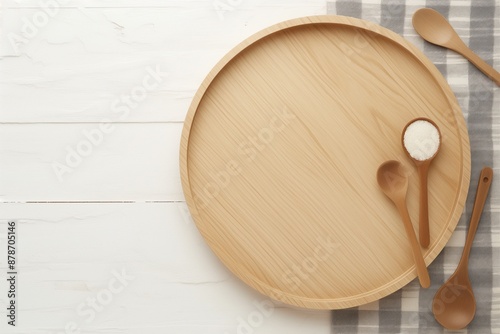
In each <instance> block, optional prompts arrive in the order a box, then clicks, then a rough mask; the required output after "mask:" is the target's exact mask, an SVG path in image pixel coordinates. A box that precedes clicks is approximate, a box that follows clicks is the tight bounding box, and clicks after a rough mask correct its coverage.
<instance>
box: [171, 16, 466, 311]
mask: <svg viewBox="0 0 500 334" xmlns="http://www.w3.org/2000/svg"><path fill="white" fill-rule="evenodd" d="M419 116H425V117H428V118H430V119H432V120H434V121H435V122H436V124H437V125H438V126H439V127H440V129H441V132H442V136H443V142H442V151H441V152H440V154H439V155H438V157H436V159H435V161H434V163H433V166H432V168H431V170H430V175H429V202H430V203H429V210H430V220H431V228H430V229H431V244H430V247H429V248H428V249H427V250H422V251H423V252H424V257H425V260H426V263H427V264H429V263H430V262H431V261H432V260H433V259H434V258H435V257H436V256H437V254H438V253H439V252H440V251H441V249H442V248H443V247H444V245H445V244H446V242H447V240H448V239H449V238H450V236H451V232H452V231H453V229H454V228H455V226H456V224H457V221H458V219H459V217H460V214H461V212H462V209H463V205H464V202H465V198H466V195H467V189H468V185H469V176H470V175H469V174H470V172H469V170H470V152H469V141H468V135H467V129H466V126H465V122H464V119H463V117H462V114H461V112H460V109H459V106H458V105H457V103H456V100H455V98H454V96H453V94H452V92H451V90H450V88H449V86H448V85H447V84H446V82H445V81H444V79H443V78H442V76H441V75H440V74H439V72H438V71H437V69H436V68H435V67H434V66H433V65H432V64H431V63H430V62H429V61H428V60H427V59H426V58H425V56H424V55H423V54H422V53H420V52H419V51H418V50H416V49H415V48H414V47H412V46H411V45H410V44H409V43H408V42H406V41H405V40H404V39H402V38H401V37H399V36H398V35H396V34H394V33H392V32H390V31H388V30H386V29H383V28H381V27H379V26H377V25H375V24H372V23H368V22H365V21H361V20H358V19H352V18H346V17H333V16H320V17H309V18H303V19H296V20H291V21H288V22H285V23H282V24H279V25H276V26H273V27H271V28H269V29H267V30H265V31H262V32H261V33H259V34H257V35H255V36H253V37H251V38H249V39H248V40H246V41H244V42H243V43H242V44H240V45H239V46H238V47H236V48H235V49H234V50H233V51H232V52H230V53H229V54H228V55H227V56H226V57H225V58H224V59H222V60H221V62H220V63H219V64H218V65H217V66H216V67H215V68H214V69H213V71H212V72H211V73H210V74H209V75H208V77H207V78H206V80H205V81H204V82H203V84H202V86H201V88H200V90H199V91H198V93H197V95H196V96H195V98H194V101H193V103H192V105H191V109H190V111H189V113H188V115H187V120H186V122H185V126H184V131H183V137H182V141H181V173H182V181H183V187H184V192H185V195H186V200H187V202H188V205H189V207H190V210H191V213H192V215H193V217H194V219H195V222H196V224H197V226H198V229H199V230H200V232H201V233H202V235H203V236H204V237H205V239H206V240H207V242H208V244H209V245H210V247H211V248H212V249H213V251H214V252H215V253H216V254H217V255H218V257H219V258H220V259H221V260H222V262H224V263H225V265H226V266H228V267H229V269H230V270H231V271H233V272H234V273H235V274H236V275H237V276H239V277H240V278H241V279H242V280H244V281H245V282H246V283H247V284H249V285H250V286H252V287H254V288H255V289H257V290H259V291H261V292H262V293H264V294H266V295H268V296H271V297H272V298H275V299H278V300H281V301H283V302H286V303H290V304H293V305H297V306H301V307H307V308H325V309H336V308H346V307H351V306H355V305H359V304H363V303H367V302H370V301H373V300H376V299H379V298H381V297H383V296H386V295H388V294H389V293H392V292H394V291H396V290H397V289H399V288H401V287H402V286H404V285H405V284H407V283H408V282H409V281H411V280H412V279H413V278H415V277H416V270H415V266H414V262H413V258H412V255H411V251H410V246H409V244H408V240H407V239H406V235H405V232H404V227H403V224H402V222H401V221H400V218H399V216H398V214H397V211H396V209H395V207H394V206H393V205H392V203H390V202H389V200H388V199H386V198H385V196H384V195H383V194H382V192H381V191H380V190H379V189H378V186H377V183H376V179H375V173H376V170H377V167H378V166H379V165H380V164H381V163H382V162H383V161H385V160H388V159H400V160H401V161H403V162H404V163H405V165H406V166H407V171H408V174H409V177H410V190H409V193H408V206H409V209H410V213H411V217H412V220H413V222H414V227H415V229H416V230H417V233H418V226H417V224H415V223H416V222H417V221H418V220H417V214H418V189H417V184H418V182H417V181H418V177H417V174H416V173H415V169H414V167H413V166H412V164H411V162H410V161H409V160H408V159H407V158H406V157H405V155H404V153H403V151H402V147H401V143H400V135H401V130H402V129H403V127H404V125H405V124H406V123H407V122H408V121H409V120H411V119H412V118H416V117H419Z"/></svg>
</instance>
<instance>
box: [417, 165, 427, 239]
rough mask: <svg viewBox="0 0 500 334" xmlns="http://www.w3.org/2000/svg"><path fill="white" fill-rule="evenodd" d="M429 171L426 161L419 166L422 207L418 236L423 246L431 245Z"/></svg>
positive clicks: (419, 216) (420, 209)
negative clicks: (428, 193)
mask: <svg viewBox="0 0 500 334" xmlns="http://www.w3.org/2000/svg"><path fill="white" fill-rule="evenodd" d="M428 171H429V164H428V163H424V164H421V165H420V166H419V167H418V174H419V178H420V208H419V215H418V234H419V235H418V236H419V240H420V244H421V245H422V247H424V248H427V247H429V243H430V233H429V200H428V195H427V191H428V190H427V174H428Z"/></svg>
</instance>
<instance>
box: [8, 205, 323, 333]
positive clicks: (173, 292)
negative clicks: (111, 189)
mask: <svg viewBox="0 0 500 334" xmlns="http://www.w3.org/2000/svg"><path fill="white" fill-rule="evenodd" d="M0 208H1V210H0V212H1V214H0V244H1V245H2V246H5V241H6V231H7V228H6V222H7V220H8V219H16V220H17V221H18V240H19V244H18V252H19V253H18V254H19V257H18V265H19V281H18V287H17V289H18V291H19V297H18V305H19V309H18V315H19V317H18V321H19V322H18V328H20V330H19V331H16V333H31V334H33V333H34V334H42V333H48V332H50V333H64V332H65V331H64V330H65V327H67V326H75V327H73V328H79V329H81V332H82V333H144V332H147V333H193V334H195V333H203V334H205V333H214V334H215V333H217V334H219V333H250V332H252V333H261V334H266V333H269V334H270V333H273V334H274V333H289V334H299V333H315V334H326V333H329V332H330V319H329V317H330V316H329V312H328V311H322V312H321V311H305V310H299V309H295V308H291V307H288V306H284V305H282V304H278V303H276V304H274V303H272V302H271V301H270V300H268V299H267V298H265V297H264V296H262V295H260V294H259V293H257V292H255V291H254V290H251V289H250V288H248V287H247V286H246V285H244V284H243V283H242V282H240V281H239V280H238V279H236V278H235V277H234V276H233V275H232V274H231V273H229V272H228V270H227V269H225V268H224V267H223V265H222V264H221V263H220V261H219V260H218V259H217V258H216V257H215V256H214V255H213V253H212V252H211V250H210V249H209V248H208V247H207V245H206V244H205V242H204V240H203V239H202V238H201V236H200V234H199V233H198V231H197V229H196V227H195V226H194V225H193V223H192V222H191V221H190V219H189V216H186V207H185V204H184V203H180V204H176V203H167V204H160V203H149V204H144V203H143V204H139V203H135V204H130V203H129V204H2V205H0ZM3 248H4V247H2V249H3ZM5 267H6V263H5V259H4V257H3V256H2V257H0V268H2V269H4V268H5ZM117 277H119V278H117ZM5 289H6V281H5V280H1V281H0V290H1V291H6V290H5ZM92 300H94V303H95V304H94V305H95V309H94V308H93V307H94V306H90V304H89V303H91V302H92ZM5 301H6V296H5V295H4V294H3V293H2V294H0V304H2V305H5ZM96 309H97V310H96ZM0 315H2V316H3V318H5V310H4V309H3V310H2V311H0ZM67 328H68V327H67ZM69 328H71V327H69ZM245 328H246V329H245ZM0 329H2V330H3V329H6V325H5V321H2V322H1V325H0ZM9 329H10V328H9Z"/></svg>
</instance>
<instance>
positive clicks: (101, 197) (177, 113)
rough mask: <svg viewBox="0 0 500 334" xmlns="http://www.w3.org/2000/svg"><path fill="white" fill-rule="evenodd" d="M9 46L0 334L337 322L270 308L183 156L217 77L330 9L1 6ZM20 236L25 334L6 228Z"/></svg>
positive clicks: (0, 180) (58, 2) (293, 2)
mask: <svg viewBox="0 0 500 334" xmlns="http://www.w3.org/2000/svg"><path fill="white" fill-rule="evenodd" d="M2 6H3V7H2V9H1V11H2V12H1V19H2V28H1V32H0V34H1V41H0V47H1V50H0V52H1V53H0V55H1V62H0V84H1V86H0V98H1V100H0V201H1V203H0V277H2V279H1V280H0V308H1V311H0V315H1V317H0V332H1V333H29V334H41V333H58V334H59V333H204V334H206V333H287V334H294V333H314V334H322V333H329V332H330V313H329V312H326V311H305V310H299V309H294V308H291V307H288V306H285V305H281V304H272V303H271V302H270V301H269V300H268V299H267V298H265V297H264V296H262V295H260V294H258V293H256V292H254V291H253V290H251V289H250V288H248V287H247V286H246V285H244V284H243V283H241V282H240V281H239V280H237V279H236V278H235V277H234V276H232V275H231V274H230V273H229V272H228V271H227V270H226V269H225V268H224V267H223V266H222V265H221V263H220V262H219V261H218V260H217V259H216V258H215V256H214V255H213V254H212V253H211V251H210V250H209V248H208V247H207V245H206V244H205V242H204V241H203V239H202V238H201V236H200V235H199V233H198V231H197V230H196V227H195V226H194V224H193V222H192V221H191V219H190V216H189V213H188V211H187V208H186V205H185V203H184V199H183V194H182V189H181V185H180V177H179V167H178V153H179V140H180V133H181V129H182V125H183V124H182V123H183V119H184V116H185V113H186V111H187V109H188V106H189V104H190V101H191V98H192V97H193V95H194V93H195V91H196V89H197V88H198V86H199V84H200V83H201V81H202V80H203V78H204V76H205V75H206V74H207V73H208V72H209V70H210V69H211V68H212V66H213V65H214V64H215V63H216V62H217V61H218V60H219V59H220V58H221V57H222V56H223V55H224V54H225V53H226V52H228V51H229V50H230V49H231V48H232V47H233V46H235V45H236V44H237V43H239V42H240V41H242V40H243V39H245V38H246V37H248V36H250V35H251V34H253V33H255V32H257V31H259V30H261V29H263V28H265V27H267V26H269V25H272V24H275V23H278V22H280V21H283V20H286V19H291V18H295V17H300V16H306V15H317V14H325V13H326V2H325V1H323V0H245V1H244V0H206V1H194V0H177V1H174V0H163V1H162V0H122V1H112V0H104V1H98V0H88V1H76V0H41V1H38V0H26V1H24V0H23V1H19V0H18V1H16V0H6V1H3V4H2ZM9 220H15V221H17V223H18V231H17V232H18V235H17V236H18V244H17V250H18V258H17V261H18V263H17V266H18V271H19V277H18V282H17V284H18V286H17V293H18V294H17V307H18V309H17V319H16V327H12V326H8V325H7V317H6V316H5V315H6V307H7V303H8V299H7V290H8V286H7V282H6V280H5V279H4V278H3V277H4V275H5V272H6V269H7V262H6V255H5V250H6V247H7V246H6V241H7V240H6V238H7V222H8V221H9Z"/></svg>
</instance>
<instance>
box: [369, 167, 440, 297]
mask: <svg viewBox="0 0 500 334" xmlns="http://www.w3.org/2000/svg"><path fill="white" fill-rule="evenodd" d="M377 182H378V184H379V186H380V188H381V189H382V191H383V192H384V194H386V196H387V197H389V198H390V199H391V200H392V201H393V202H394V204H395V205H396V207H397V208H398V210H399V214H400V215H401V218H403V222H404V225H405V230H406V235H407V236H408V239H409V240H410V245H411V249H412V252H413V258H414V259H415V264H416V267H417V274H418V279H419V281H420V285H421V286H422V287H424V288H428V287H429V286H430V285H431V279H430V277H429V272H428V271H427V267H426V266H425V261H424V258H423V256H422V253H421V251H420V246H419V244H418V241H417V236H416V235H415V230H414V229H413V224H412V223H411V219H410V215H409V214H408V208H407V207H406V191H407V190H408V178H407V176H406V175H405V173H404V170H403V166H402V165H401V163H400V162H399V161H395V160H389V161H386V162H384V163H383V164H382V165H380V167H379V168H378V171H377Z"/></svg>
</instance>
